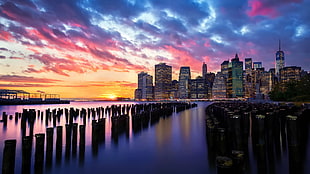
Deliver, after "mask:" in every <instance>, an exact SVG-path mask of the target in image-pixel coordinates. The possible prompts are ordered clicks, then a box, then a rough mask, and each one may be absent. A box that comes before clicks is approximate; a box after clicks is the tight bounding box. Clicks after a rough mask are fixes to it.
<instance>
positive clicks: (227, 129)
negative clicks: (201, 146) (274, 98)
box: [206, 102, 310, 174]
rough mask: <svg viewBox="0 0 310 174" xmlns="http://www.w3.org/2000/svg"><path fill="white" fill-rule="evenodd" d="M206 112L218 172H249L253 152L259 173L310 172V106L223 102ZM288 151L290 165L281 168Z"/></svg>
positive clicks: (210, 155) (209, 145) (209, 136)
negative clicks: (309, 169) (309, 166)
mask: <svg viewBox="0 0 310 174" xmlns="http://www.w3.org/2000/svg"><path fill="white" fill-rule="evenodd" d="M206 113H207V142H208V152H209V162H210V161H214V165H216V166H217V173H219V174H220V173H231V172H233V173H247V172H249V170H250V168H253V167H254V166H253V163H252V164H251V161H250V160H251V155H253V156H254V159H255V160H256V162H255V164H254V165H255V166H256V168H257V173H290V174H303V173H308V172H309V171H307V169H306V167H307V165H308V164H309V163H307V160H309V156H307V150H308V149H307V147H309V141H308V137H309V121H310V110H309V108H307V106H304V107H296V106H292V105H291V106H288V105H282V106H278V105H273V104H269V103H266V104H251V103H244V102H223V103H214V104H212V105H210V106H208V107H207V109H206ZM249 143H250V144H249ZM249 145H251V146H249ZM251 150H253V154H251V152H250V151H251ZM287 151H288V152H287ZM308 151H309V150H308ZM308 153H309V152H308ZM287 155H288V165H283V168H282V169H281V168H280V169H279V168H277V167H276V165H278V163H279V162H280V161H284V160H285V158H286V157H287Z"/></svg>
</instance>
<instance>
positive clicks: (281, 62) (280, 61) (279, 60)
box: [275, 40, 285, 76]
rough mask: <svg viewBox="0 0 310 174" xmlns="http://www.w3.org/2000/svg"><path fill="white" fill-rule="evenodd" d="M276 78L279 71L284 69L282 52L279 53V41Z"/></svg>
mask: <svg viewBox="0 0 310 174" xmlns="http://www.w3.org/2000/svg"><path fill="white" fill-rule="evenodd" d="M275 65H276V67H275V68H276V76H279V73H280V69H282V68H284V66H285V62H284V52H283V51H281V41H280V40H279V51H277V52H276V63H275Z"/></svg>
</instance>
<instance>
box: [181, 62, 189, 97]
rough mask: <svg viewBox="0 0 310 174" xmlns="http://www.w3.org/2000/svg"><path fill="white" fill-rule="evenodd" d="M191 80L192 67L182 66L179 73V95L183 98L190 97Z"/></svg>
mask: <svg viewBox="0 0 310 174" xmlns="http://www.w3.org/2000/svg"><path fill="white" fill-rule="evenodd" d="M190 80H191V69H190V67H188V66H187V67H181V68H180V74H179V95H180V96H179V97H180V98H181V99H187V98H190Z"/></svg>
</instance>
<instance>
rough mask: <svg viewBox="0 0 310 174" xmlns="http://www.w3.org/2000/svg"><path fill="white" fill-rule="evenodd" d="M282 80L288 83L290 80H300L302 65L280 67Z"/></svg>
mask: <svg viewBox="0 0 310 174" xmlns="http://www.w3.org/2000/svg"><path fill="white" fill-rule="evenodd" d="M279 74H280V82H283V83H287V82H289V81H290V80H300V77H301V75H300V74H301V67H297V66H288V67H284V68H282V69H280V72H279Z"/></svg>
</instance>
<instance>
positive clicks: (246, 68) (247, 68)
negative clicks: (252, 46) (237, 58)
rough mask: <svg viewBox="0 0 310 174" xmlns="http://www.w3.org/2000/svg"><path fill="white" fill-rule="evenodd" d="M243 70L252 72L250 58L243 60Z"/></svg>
mask: <svg viewBox="0 0 310 174" xmlns="http://www.w3.org/2000/svg"><path fill="white" fill-rule="evenodd" d="M244 61H245V70H248V71H249V70H252V68H253V65H252V58H245V59H244Z"/></svg>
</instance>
